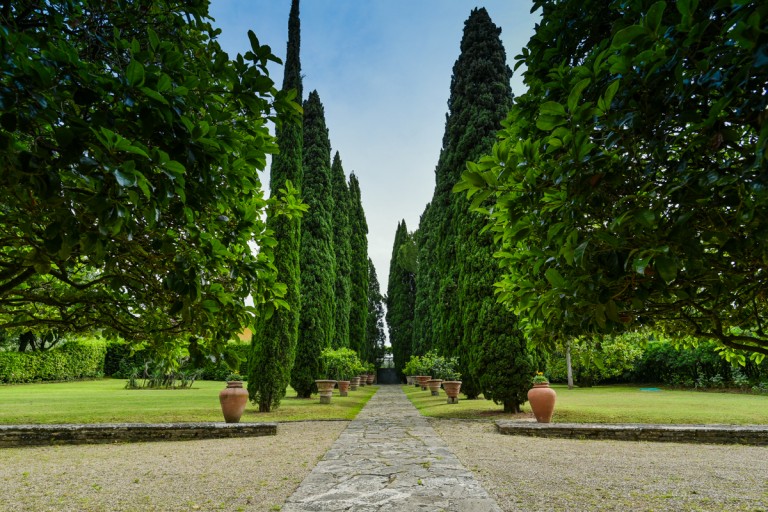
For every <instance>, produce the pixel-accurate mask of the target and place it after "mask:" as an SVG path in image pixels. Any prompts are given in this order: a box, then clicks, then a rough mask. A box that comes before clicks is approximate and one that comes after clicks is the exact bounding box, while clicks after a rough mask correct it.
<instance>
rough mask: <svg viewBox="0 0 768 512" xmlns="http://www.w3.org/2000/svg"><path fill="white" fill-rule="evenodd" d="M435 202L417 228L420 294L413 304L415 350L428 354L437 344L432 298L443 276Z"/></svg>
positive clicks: (418, 293)
mask: <svg viewBox="0 0 768 512" xmlns="http://www.w3.org/2000/svg"><path fill="white" fill-rule="evenodd" d="M435 211H441V212H442V209H440V210H433V209H432V204H431V203H430V204H427V207H426V208H424V213H422V214H421V217H420V218H419V229H417V230H416V233H415V236H414V240H415V242H416V248H417V251H418V253H417V254H418V257H417V265H418V266H417V268H416V297H415V299H414V305H413V339H412V340H411V354H413V355H418V356H421V355H424V354H426V353H427V352H429V351H430V350H432V349H433V348H435V346H436V345H437V342H436V341H435V329H434V328H433V326H432V321H433V318H432V313H433V308H434V304H432V298H433V297H438V296H439V295H440V293H439V284H440V280H439V277H438V275H437V266H436V265H433V264H432V263H433V262H434V258H435V255H436V254H437V242H438V237H437V229H436V224H437V222H436V220H437V219H436V218H435V214H434V213H433V212H435Z"/></svg>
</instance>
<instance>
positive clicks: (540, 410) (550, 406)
mask: <svg viewBox="0 0 768 512" xmlns="http://www.w3.org/2000/svg"><path fill="white" fill-rule="evenodd" d="M556 399H557V394H556V393H555V390H554V389H552V388H550V387H549V383H548V382H544V383H541V384H534V385H533V387H532V388H531V389H529V390H528V402H529V403H530V404H531V409H532V410H533V415H534V416H536V421H538V422H539V423H549V422H550V421H552V413H553V412H554V411H555V400H556Z"/></svg>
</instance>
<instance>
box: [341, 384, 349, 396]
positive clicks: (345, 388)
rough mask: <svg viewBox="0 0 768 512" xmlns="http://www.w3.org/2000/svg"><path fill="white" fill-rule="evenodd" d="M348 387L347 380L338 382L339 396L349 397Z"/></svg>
mask: <svg viewBox="0 0 768 512" xmlns="http://www.w3.org/2000/svg"><path fill="white" fill-rule="evenodd" d="M349 385H350V382H349V381H348V380H340V381H339V396H349Z"/></svg>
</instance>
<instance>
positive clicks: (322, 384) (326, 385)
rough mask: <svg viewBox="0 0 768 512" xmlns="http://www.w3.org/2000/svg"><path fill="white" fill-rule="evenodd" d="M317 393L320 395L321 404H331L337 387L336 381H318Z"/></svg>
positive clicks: (316, 382)
mask: <svg viewBox="0 0 768 512" xmlns="http://www.w3.org/2000/svg"><path fill="white" fill-rule="evenodd" d="M315 384H317V393H318V394H319V395H320V403H321V404H329V403H331V397H332V396H333V388H335V387H336V381H335V380H324V379H323V380H316V381H315Z"/></svg>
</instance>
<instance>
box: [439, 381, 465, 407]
mask: <svg viewBox="0 0 768 512" xmlns="http://www.w3.org/2000/svg"><path fill="white" fill-rule="evenodd" d="M443 389H444V390H445V394H446V395H448V403H449V404H457V403H459V391H461V381H460V380H444V381H443Z"/></svg>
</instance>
